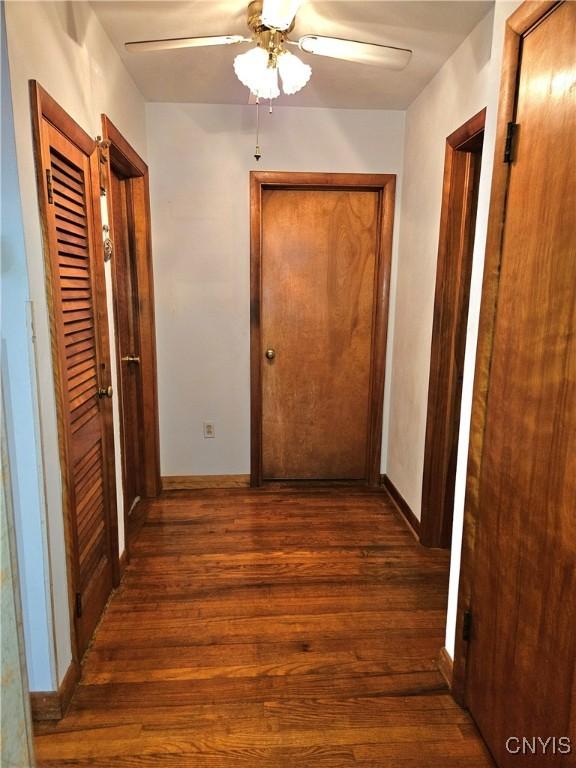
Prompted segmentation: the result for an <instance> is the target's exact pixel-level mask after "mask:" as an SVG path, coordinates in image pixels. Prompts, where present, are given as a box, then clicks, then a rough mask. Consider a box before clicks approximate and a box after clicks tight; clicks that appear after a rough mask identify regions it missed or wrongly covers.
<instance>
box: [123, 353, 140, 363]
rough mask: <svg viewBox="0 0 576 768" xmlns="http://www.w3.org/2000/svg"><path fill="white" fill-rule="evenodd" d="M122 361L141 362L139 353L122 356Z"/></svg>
mask: <svg viewBox="0 0 576 768" xmlns="http://www.w3.org/2000/svg"><path fill="white" fill-rule="evenodd" d="M122 361H123V362H125V363H138V364H140V358H139V357H138V355H126V357H123V358H122Z"/></svg>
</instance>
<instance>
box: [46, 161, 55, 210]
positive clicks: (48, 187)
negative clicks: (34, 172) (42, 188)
mask: <svg viewBox="0 0 576 768" xmlns="http://www.w3.org/2000/svg"><path fill="white" fill-rule="evenodd" d="M46 194H47V195H48V202H49V203H50V205H52V204H53V203H54V190H53V189H52V171H51V170H50V168H46Z"/></svg>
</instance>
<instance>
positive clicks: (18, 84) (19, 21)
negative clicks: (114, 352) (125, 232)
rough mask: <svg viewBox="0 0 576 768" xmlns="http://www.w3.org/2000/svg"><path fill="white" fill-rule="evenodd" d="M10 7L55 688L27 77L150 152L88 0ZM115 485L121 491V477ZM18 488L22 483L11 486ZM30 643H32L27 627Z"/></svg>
mask: <svg viewBox="0 0 576 768" xmlns="http://www.w3.org/2000/svg"><path fill="white" fill-rule="evenodd" d="M5 9H6V29H7V37H8V53H9V62H10V75H11V85H12V100H13V107H14V127H15V136H16V150H17V162H18V175H19V180H20V190H21V206H22V219H23V222H24V241H25V249H26V262H27V272H28V275H27V277H28V282H29V298H30V312H31V315H32V317H33V320H34V331H33V333H34V335H32V330H31V329H30V328H28V331H27V333H28V340H29V342H30V343H33V344H34V347H33V349H34V353H35V360H34V366H35V370H33V374H32V375H33V378H34V377H35V378H36V381H37V388H38V392H39V393H40V396H39V420H38V421H37V425H36V429H37V432H38V434H37V438H38V440H39V442H40V443H41V456H40V457H38V465H39V472H40V485H41V488H42V491H43V493H44V498H43V499H42V503H41V505H40V506H39V507H38V508H37V509H29V508H28V509H26V510H22V509H16V510H15V516H16V519H17V520H18V518H19V516H20V517H22V516H23V515H24V513H25V514H26V515H28V516H31V515H36V516H37V517H38V521H37V522H38V525H39V527H40V530H41V532H42V537H43V551H42V553H41V555H40V556H39V557H37V560H36V572H37V579H38V580H39V583H41V584H45V585H46V588H47V590H48V591H49V592H51V594H49V595H48V599H47V612H48V615H47V617H46V627H45V628H44V634H43V636H44V637H45V639H46V642H47V643H49V644H50V645H51V646H52V647H51V648H49V649H45V650H46V654H45V656H44V657H42V658H40V657H39V656H36V655H35V656H34V661H37V662H38V668H37V669H36V667H34V663H33V660H29V664H28V667H29V673H30V671H31V670H34V674H30V687H31V690H46V689H50V690H53V689H55V688H56V687H57V686H58V683H59V682H60V681H61V680H62V678H63V676H64V674H65V673H66V670H67V668H68V665H69V663H70V660H71V648H70V617H69V611H68V595H67V582H66V565H65V555H64V530H63V518H62V487H61V476H60V465H59V453H58V436H57V426H56V406H55V399H54V396H53V392H54V380H53V376H52V363H51V355H50V334H49V323H48V308H47V302H46V292H45V284H44V260H43V255H42V239H41V230H40V218H39V213H38V198H37V188H36V176H35V170H34V157H33V144H32V124H31V116H30V99H29V90H28V81H29V80H30V79H36V80H38V82H39V83H40V84H41V85H42V86H43V87H44V88H45V89H46V90H47V91H48V93H50V95H51V96H53V97H54V98H55V99H56V101H57V102H58V103H59V104H60V105H61V106H62V107H63V108H64V109H65V110H67V111H68V112H69V114H70V115H71V116H72V117H73V118H74V119H75V120H76V121H77V122H78V123H79V124H80V125H81V126H82V127H83V128H84V130H86V131H87V132H88V133H89V134H90V135H92V136H96V135H97V134H100V133H101V123H100V115H101V113H102V112H106V113H107V114H108V115H109V117H110V118H111V119H112V121H113V122H114V123H115V124H116V125H117V126H118V128H119V129H120V130H121V131H122V132H123V133H124V134H125V136H126V138H127V139H128V140H129V141H130V142H131V143H133V145H134V147H135V148H136V150H137V151H138V152H140V153H141V154H142V155H143V156H144V157H145V156H146V133H145V118H144V100H143V98H142V96H141V94H140V92H139V91H138V89H137V88H136V86H135V84H134V82H133V81H132V79H131V77H130V76H129V75H128V73H127V71H126V70H125V68H124V65H123V64H122V62H121V60H120V58H119V57H118V55H117V53H116V51H115V50H114V48H113V46H112V44H111V42H110V40H109V39H108V37H107V35H106V34H105V32H104V30H103V29H102V27H101V25H100V22H99V21H98V20H97V18H96V16H95V14H94V12H93V11H92V9H91V7H90V5H89V4H88V3H73V2H71V3H70V2H51V1H45V2H17V1H16V2H6V4H5ZM108 266H109V265H108ZM19 311H20V312H22V313H23V312H24V311H25V308H24V307H20V308H19ZM110 320H111V321H112V317H111V315H110ZM117 424H118V421H117V419H116V426H117ZM19 426H20V423H19ZM116 442H117V443H118V440H116ZM118 470H119V467H118ZM117 485H118V488H119V489H120V493H121V483H117ZM17 496H18V489H15V497H17ZM119 499H120V500H121V495H120V497H119ZM119 510H121V505H120V506H119ZM122 521H123V518H122V515H120V517H119V523H120V524H122ZM27 545H28V542H27ZM121 548H122V546H121ZM22 585H23V595H22V599H23V608H24V613H25V626H26V622H27V621H28V622H34V621H38V616H37V614H34V613H32V611H33V607H32V606H33V604H34V603H33V597H34V594H35V593H34V590H35V589H38V586H37V584H36V583H26V581H25V580H24V579H23V580H22ZM31 601H32V602H31ZM27 612H28V616H27V615H26V614H27ZM27 652H32V653H35V650H34V645H33V643H32V642H31V640H30V638H29V637H28V638H27ZM50 656H53V657H54V659H55V663H54V664H53V665H51V666H50V668H46V665H47V664H48V661H47V658H49V657H50Z"/></svg>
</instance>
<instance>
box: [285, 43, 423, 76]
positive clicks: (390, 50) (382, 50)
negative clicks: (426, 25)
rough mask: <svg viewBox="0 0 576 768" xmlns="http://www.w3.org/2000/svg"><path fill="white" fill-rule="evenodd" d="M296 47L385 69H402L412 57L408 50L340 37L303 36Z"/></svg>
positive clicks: (308, 51) (307, 51)
mask: <svg viewBox="0 0 576 768" xmlns="http://www.w3.org/2000/svg"><path fill="white" fill-rule="evenodd" d="M298 47H299V48H300V50H301V51H305V52H306V53H315V54H317V55H318V56H330V57H331V58H333V59H345V60H346V61H356V62H358V63H360V64H373V65H377V66H380V67H386V68H387V69H404V68H405V67H406V66H407V65H408V62H409V61H410V58H411V56H412V51H411V50H409V49H408V48H395V47H394V46H392V45H379V44H377V43H361V42H358V41H357V40H345V39H343V38H340V37H323V36H321V35H304V37H301V38H300V40H299V41H298Z"/></svg>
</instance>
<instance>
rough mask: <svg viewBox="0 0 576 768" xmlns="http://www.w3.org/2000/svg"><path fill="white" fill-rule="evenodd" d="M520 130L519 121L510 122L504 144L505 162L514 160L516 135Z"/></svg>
mask: <svg viewBox="0 0 576 768" xmlns="http://www.w3.org/2000/svg"><path fill="white" fill-rule="evenodd" d="M517 131H518V123H508V125H507V126H506V142H505V144H504V162H505V163H511V162H512V161H513V160H514V157H513V155H514V137H515V136H516V133H517Z"/></svg>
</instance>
